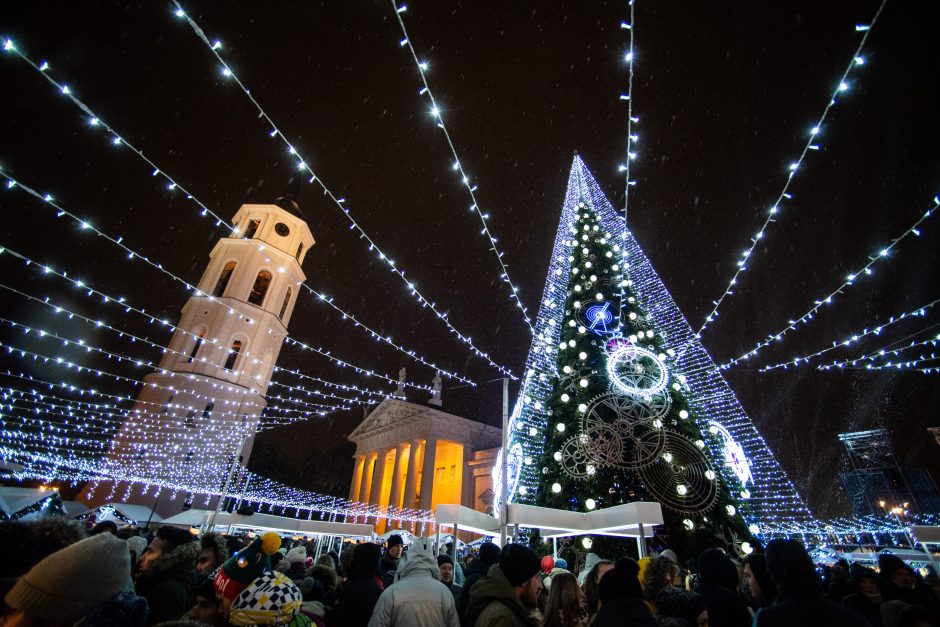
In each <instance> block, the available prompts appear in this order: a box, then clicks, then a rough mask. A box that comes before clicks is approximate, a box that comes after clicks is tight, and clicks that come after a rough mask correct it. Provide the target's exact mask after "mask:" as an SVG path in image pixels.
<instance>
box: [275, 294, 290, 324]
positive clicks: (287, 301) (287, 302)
mask: <svg viewBox="0 0 940 627" xmlns="http://www.w3.org/2000/svg"><path fill="white" fill-rule="evenodd" d="M292 294H293V290H291V288H289V287H288V288H287V293H286V294H284V302H283V303H282V304H281V313H279V314H278V315H277V317H278V318H280V319H281V321H283V320H284V314H285V313H287V306H288V305H290V297H291V295H292Z"/></svg>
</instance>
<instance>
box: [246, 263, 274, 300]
mask: <svg viewBox="0 0 940 627" xmlns="http://www.w3.org/2000/svg"><path fill="white" fill-rule="evenodd" d="M270 285H271V273H270V272H268V271H267V270H262V271H261V272H259V273H258V276H256V277H255V284H254V285H252V286H251V293H250V294H249V295H248V302H249V303H251V304H252V305H257V306H258V307H260V306H261V305H262V304H263V303H264V296H265V294H267V293H268V287H269V286H270Z"/></svg>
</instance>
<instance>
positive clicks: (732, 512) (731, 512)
mask: <svg viewBox="0 0 940 627" xmlns="http://www.w3.org/2000/svg"><path fill="white" fill-rule="evenodd" d="M725 511H726V512H728V516H734V515H735V514H736V513H737V511H738V510H736V509H735V508H734V505H725Z"/></svg>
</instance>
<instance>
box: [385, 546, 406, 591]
mask: <svg viewBox="0 0 940 627" xmlns="http://www.w3.org/2000/svg"><path fill="white" fill-rule="evenodd" d="M404 550H405V541H404V540H403V539H402V537H401V536H400V535H398V534H397V533H393V534H392V535H390V536H389V537H388V544H387V545H386V547H385V555H384V556H383V557H382V565H381V570H382V585H383V586H385V587H386V588H387V587H389V586H390V585H392V582H394V581H395V571H396V570H398V562H399V560H400V559H401V554H402V551H404Z"/></svg>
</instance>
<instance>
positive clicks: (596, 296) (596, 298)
mask: <svg viewBox="0 0 940 627" xmlns="http://www.w3.org/2000/svg"><path fill="white" fill-rule="evenodd" d="M594 300H604V295H603V294H601V293H600V292H598V293H597V294H595V295H594Z"/></svg>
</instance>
